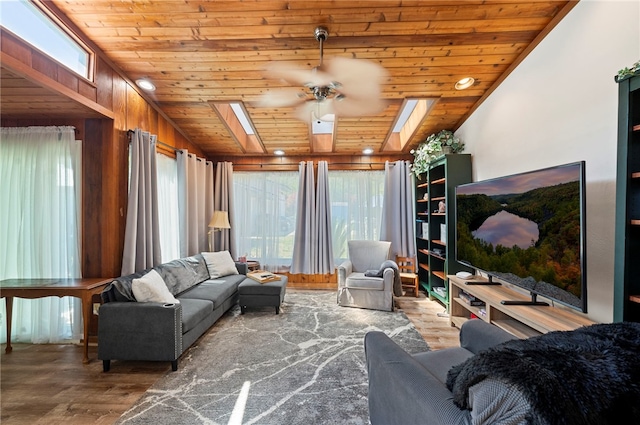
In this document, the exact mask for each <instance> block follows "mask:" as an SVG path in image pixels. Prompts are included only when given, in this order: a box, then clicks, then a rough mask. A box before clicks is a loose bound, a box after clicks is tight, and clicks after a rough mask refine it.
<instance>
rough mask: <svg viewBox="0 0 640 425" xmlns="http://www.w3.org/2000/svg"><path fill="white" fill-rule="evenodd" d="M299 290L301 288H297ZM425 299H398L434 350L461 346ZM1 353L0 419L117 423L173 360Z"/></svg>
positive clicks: (57, 349) (27, 349) (22, 347)
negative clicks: (106, 360)
mask: <svg viewBox="0 0 640 425" xmlns="http://www.w3.org/2000/svg"><path fill="white" fill-rule="evenodd" d="M293 290H295V289H293ZM420 295H421V296H420V298H415V297H409V296H406V297H400V298H396V302H397V304H396V305H397V307H398V308H399V309H401V310H402V311H404V313H405V314H406V315H407V317H408V318H409V319H410V320H411V321H412V322H413V324H414V325H415V326H416V328H417V329H418V331H419V332H420V334H421V335H422V336H423V337H424V338H425V340H426V342H427V344H429V347H430V348H431V349H432V350H438V349H441V348H446V347H451V346H457V345H458V330H457V329H455V328H451V327H450V326H449V321H448V319H447V318H446V317H438V313H442V312H443V311H444V307H442V305H440V304H438V303H437V302H435V301H429V300H428V299H427V298H426V297H425V296H424V294H422V293H421V294H420ZM4 347H5V345H4V344H3V345H2V353H1V355H0V423H2V425H13V424H16V425H17V424H20V425H25V424H47V425H53V424H65V425H76V424H77V425H86V424H100V425H106V424H112V423H114V422H115V421H116V420H117V419H118V418H119V417H120V415H121V414H122V413H123V412H124V411H126V410H127V409H128V408H129V407H130V406H132V405H133V404H134V403H135V402H136V400H138V398H140V397H141V396H142V394H144V392H145V391H146V390H147V389H148V388H149V387H150V386H151V385H152V384H153V383H154V382H156V380H157V379H159V378H160V377H161V376H162V375H164V374H165V373H169V372H170V370H171V367H170V365H169V363H164V362H163V363H156V362H127V366H126V368H123V367H122V366H118V367H117V368H113V369H111V371H110V372H109V373H102V362H100V361H99V360H96V354H97V348H96V347H95V346H89V357H90V358H91V359H92V361H91V363H89V364H82V345H71V344H67V345H53V344H44V345H40V344H37V345H31V344H13V347H14V348H13V353H11V354H8V355H7V354H5V352H4Z"/></svg>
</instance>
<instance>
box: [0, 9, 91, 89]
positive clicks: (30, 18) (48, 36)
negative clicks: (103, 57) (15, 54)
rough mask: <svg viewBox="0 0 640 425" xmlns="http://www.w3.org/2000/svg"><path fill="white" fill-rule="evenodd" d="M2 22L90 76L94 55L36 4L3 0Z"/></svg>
mask: <svg viewBox="0 0 640 425" xmlns="http://www.w3.org/2000/svg"><path fill="white" fill-rule="evenodd" d="M0 25H1V26H3V27H4V28H6V29H7V30H9V31H11V32H12V33H14V34H15V35H17V36H18V37H20V38H22V39H23V40H25V41H26V42H28V43H29V44H31V45H32V46H34V47H35V48H37V49H39V50H41V51H42V52H43V53H45V54H47V55H48V56H50V57H52V58H53V59H55V60H57V61H58V62H60V63H61V64H63V65H65V66H66V67H67V68H69V69H70V70H72V71H74V72H75V73H77V74H79V75H80V76H82V77H84V78H87V79H88V78H89V63H90V61H91V54H90V53H89V51H88V50H87V49H85V48H84V47H83V46H81V45H80V44H79V43H78V42H77V41H76V40H75V39H74V38H73V37H71V36H70V35H69V34H68V33H66V32H65V31H64V30H63V29H62V28H60V27H59V26H58V25H56V24H55V23H54V22H53V21H52V19H51V18H50V17H49V16H48V15H47V14H45V13H44V12H43V11H42V10H40V9H39V8H38V7H36V6H35V5H34V4H32V3H30V2H28V1H26V0H20V1H0Z"/></svg>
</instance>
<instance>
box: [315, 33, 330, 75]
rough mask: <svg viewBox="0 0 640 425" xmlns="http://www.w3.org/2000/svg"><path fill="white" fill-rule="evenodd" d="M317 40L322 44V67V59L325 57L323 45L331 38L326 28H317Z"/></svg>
mask: <svg viewBox="0 0 640 425" xmlns="http://www.w3.org/2000/svg"><path fill="white" fill-rule="evenodd" d="M314 34H315V36H316V40H318V41H319V42H320V67H322V58H323V55H324V51H323V45H324V41H325V40H326V39H327V38H329V31H328V30H327V29H326V28H325V27H316V30H315V32H314Z"/></svg>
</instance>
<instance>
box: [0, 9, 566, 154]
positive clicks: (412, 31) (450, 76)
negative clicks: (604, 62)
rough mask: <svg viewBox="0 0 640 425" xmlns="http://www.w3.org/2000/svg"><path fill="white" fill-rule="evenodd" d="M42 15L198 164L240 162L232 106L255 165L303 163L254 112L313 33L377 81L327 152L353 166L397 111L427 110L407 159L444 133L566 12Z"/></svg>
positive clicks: (291, 123)
mask: <svg viewBox="0 0 640 425" xmlns="http://www.w3.org/2000/svg"><path fill="white" fill-rule="evenodd" d="M51 3H53V4H54V5H55V6H56V7H57V8H58V9H59V10H60V11H61V12H62V13H64V15H66V17H67V18H68V20H70V21H71V22H73V24H75V25H76V26H77V27H78V28H79V29H80V30H81V31H82V32H84V34H85V35H86V36H87V37H88V38H89V39H90V40H92V41H93V42H94V43H95V44H96V45H97V46H98V47H99V48H100V49H101V50H102V51H103V52H104V53H105V54H106V56H107V57H108V58H109V59H110V60H111V61H112V62H113V63H114V64H115V65H116V66H118V67H119V68H121V69H122V70H123V72H124V74H125V75H126V76H127V77H128V78H130V79H131V81H135V80H137V79H139V78H148V79H150V80H151V81H152V82H153V83H154V84H155V85H156V87H157V90H156V91H155V92H153V93H152V94H148V98H149V99H150V100H151V101H153V102H155V103H156V104H157V105H158V106H159V108H161V109H162V110H163V111H164V112H165V113H166V115H167V116H168V117H169V118H170V119H171V120H173V121H174V123H175V124H177V125H178V126H179V127H180V128H181V129H182V131H183V132H184V134H186V135H187V136H188V137H189V138H190V139H191V141H192V142H193V143H195V144H197V145H199V146H201V147H202V149H203V151H204V152H206V153H207V156H209V157H215V156H219V155H243V154H245V152H244V151H243V148H242V147H241V146H240V144H239V143H238V142H237V141H236V140H235V139H234V138H233V137H232V136H231V134H230V132H229V129H228V127H227V126H225V124H224V123H223V122H222V121H221V119H220V118H219V116H218V115H217V114H216V113H215V111H214V109H213V108H212V106H211V104H210V102H220V101H242V102H244V105H245V107H246V110H247V111H248V113H249V116H250V118H251V120H252V122H253V124H254V127H255V129H256V131H257V133H258V135H259V137H260V139H261V140H262V143H263V145H264V148H265V149H266V153H265V155H272V154H273V151H274V150H275V149H283V150H285V151H286V153H287V155H304V156H313V154H314V149H313V146H312V143H311V141H310V135H309V125H308V124H307V123H304V122H302V121H299V120H297V119H296V118H295V117H294V108H291V107H279V108H272V107H269V108H268V107H259V106H258V105H257V104H256V103H257V101H258V99H259V98H260V96H262V95H263V94H265V93H268V92H272V91H274V90H278V89H280V88H288V87H292V84H290V83H287V82H284V81H282V80H278V79H274V78H270V77H269V76H268V75H266V73H265V72H264V68H265V67H266V65H267V64H268V63H269V62H270V61H278V62H282V63H286V64H291V65H297V66H302V67H305V69H306V68H308V69H311V68H313V67H315V66H317V65H318V62H319V43H318V41H316V39H315V38H314V29H315V28H316V27H317V26H319V25H322V26H325V27H326V28H327V29H328V32H329V37H328V39H327V40H326V42H325V43H324V58H325V60H326V59H329V58H331V57H336V56H342V57H348V58H357V59H368V60H371V61H374V62H376V63H378V64H380V65H382V66H383V67H384V68H385V69H386V70H387V72H388V77H386V79H385V81H384V82H383V85H382V88H381V97H382V98H383V99H385V100H386V101H388V106H387V107H386V109H385V110H384V111H382V112H381V113H378V114H376V115H373V116H365V117H359V118H339V119H338V120H337V122H336V126H337V128H336V135H335V141H334V144H333V148H332V151H333V152H334V153H336V154H341V155H359V154H360V153H361V151H362V149H363V148H364V147H372V148H373V149H374V151H375V153H377V154H384V153H389V151H386V152H384V151H383V148H384V142H385V139H386V138H387V135H388V133H389V131H390V128H391V127H392V125H393V123H394V121H395V120H396V116H397V114H398V111H399V108H400V105H401V104H402V102H403V100H404V99H406V98H423V97H428V98H433V99H437V102H436V103H435V105H434V106H433V108H432V109H431V110H430V112H429V114H428V116H427V118H426V119H425V120H424V121H423V122H422V124H421V125H420V126H419V127H418V129H417V130H416V131H415V133H414V134H413V137H412V138H411V139H410V141H409V142H408V143H407V145H406V146H405V147H404V148H403V149H402V151H403V152H408V151H409V150H410V149H412V148H413V147H415V146H417V145H418V144H419V143H420V142H421V141H423V140H424V139H425V138H426V137H427V136H428V135H429V134H431V133H433V132H436V131H439V130H441V129H456V128H457V127H458V126H459V125H460V124H461V123H462V122H463V120H464V119H465V117H466V116H467V115H468V114H469V113H470V111H472V110H473V109H474V108H475V107H476V106H477V105H478V103H479V102H480V101H481V100H482V99H483V96H485V95H487V93H488V91H489V92H490V91H491V90H493V88H495V86H496V85H497V84H499V83H500V82H501V81H502V80H503V79H504V78H505V77H506V75H507V74H508V73H509V72H510V71H511V70H512V68H513V67H514V66H516V65H517V64H518V63H519V61H521V60H522V58H523V57H524V56H525V55H526V54H527V53H528V52H529V51H530V49H531V48H533V47H534V46H535V45H536V44H537V43H538V42H539V41H540V40H541V39H542V38H543V37H544V35H546V33H547V32H548V31H549V30H550V28H552V27H553V26H554V25H556V24H557V22H558V21H559V20H560V19H562V17H564V16H565V15H566V13H567V12H568V10H570V9H571V7H573V6H574V3H573V2H567V1H544V0H540V1H515V0H514V1H509V0H498V1H491V0H489V1H448V0H440V1H435V0H434V1H405V0H394V1H382V0H381V1H305V0H288V1H282V0H250V1H215V2H214V1H190V0H179V1H174V0H145V1H125V0H119V1H115V0H84V1H80V0H52V1H51ZM468 76H471V77H473V78H475V84H474V85H473V86H472V87H471V88H469V89H467V90H462V91H460V90H456V89H455V88H454V84H455V83H456V81H458V80H459V79H461V78H463V77H468ZM364 78H366V77H364ZM3 84H4V82H3ZM3 107H4V105H3ZM388 148H389V146H387V149H388ZM397 149H400V147H398V148H397ZM375 153H374V154H375Z"/></svg>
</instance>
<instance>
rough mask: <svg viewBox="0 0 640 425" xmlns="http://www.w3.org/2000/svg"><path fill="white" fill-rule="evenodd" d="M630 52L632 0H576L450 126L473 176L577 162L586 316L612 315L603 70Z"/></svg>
mask: <svg viewBox="0 0 640 425" xmlns="http://www.w3.org/2000/svg"><path fill="white" fill-rule="evenodd" d="M638 60H640V2H639V1H637V0H636V1H613V0H598V1H596V0H582V1H581V2H580V3H578V5H577V6H575V7H574V8H573V10H571V12H569V14H568V15H567V16H566V17H565V18H564V19H563V20H562V21H561V22H560V24H559V25H558V26H556V28H554V30H553V31H552V32H551V33H550V34H549V35H548V36H547V37H546V38H545V39H544V40H543V41H542V43H540V44H539V45H538V46H537V47H536V48H535V49H534V50H533V52H531V53H530V54H529V56H528V57H527V58H526V59H525V60H524V61H523V62H522V63H521V64H520V65H519V66H518V67H517V68H516V69H515V70H514V72H512V73H511V75H509V77H508V78H507V79H506V80H505V82H504V83H503V84H502V85H501V86H500V87H499V88H498V89H497V90H496V91H495V92H494V93H492V94H491V96H490V97H489V98H488V99H487V100H486V101H485V102H484V103H483V104H482V105H481V106H480V107H479V108H478V109H477V110H476V111H475V112H474V113H473V114H472V115H471V116H470V117H469V119H467V120H466V121H465V123H463V125H462V126H461V127H460V128H459V129H458V131H457V132H456V135H458V136H459V137H460V138H461V139H462V140H463V141H464V142H465V143H466V149H465V152H469V153H471V154H472V158H473V178H474V181H477V180H484V179H488V178H493V177H499V176H503V175H508V174H513V173H518V172H523V171H529V170H534V169H538V168H544V167H550V166H554V165H559V164H565V163H569V162H575V161H579V160H585V161H586V182H587V193H586V202H587V285H588V289H587V298H588V315H589V317H590V318H592V319H593V320H595V321H598V322H610V321H611V320H613V261H614V221H615V190H616V181H615V180H616V146H617V113H618V85H617V84H616V83H615V82H614V79H613V77H614V75H615V74H616V73H617V72H618V70H619V69H621V68H624V67H630V66H631V65H632V64H633V63H635V62H636V61H638ZM639 260H640V259H639Z"/></svg>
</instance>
